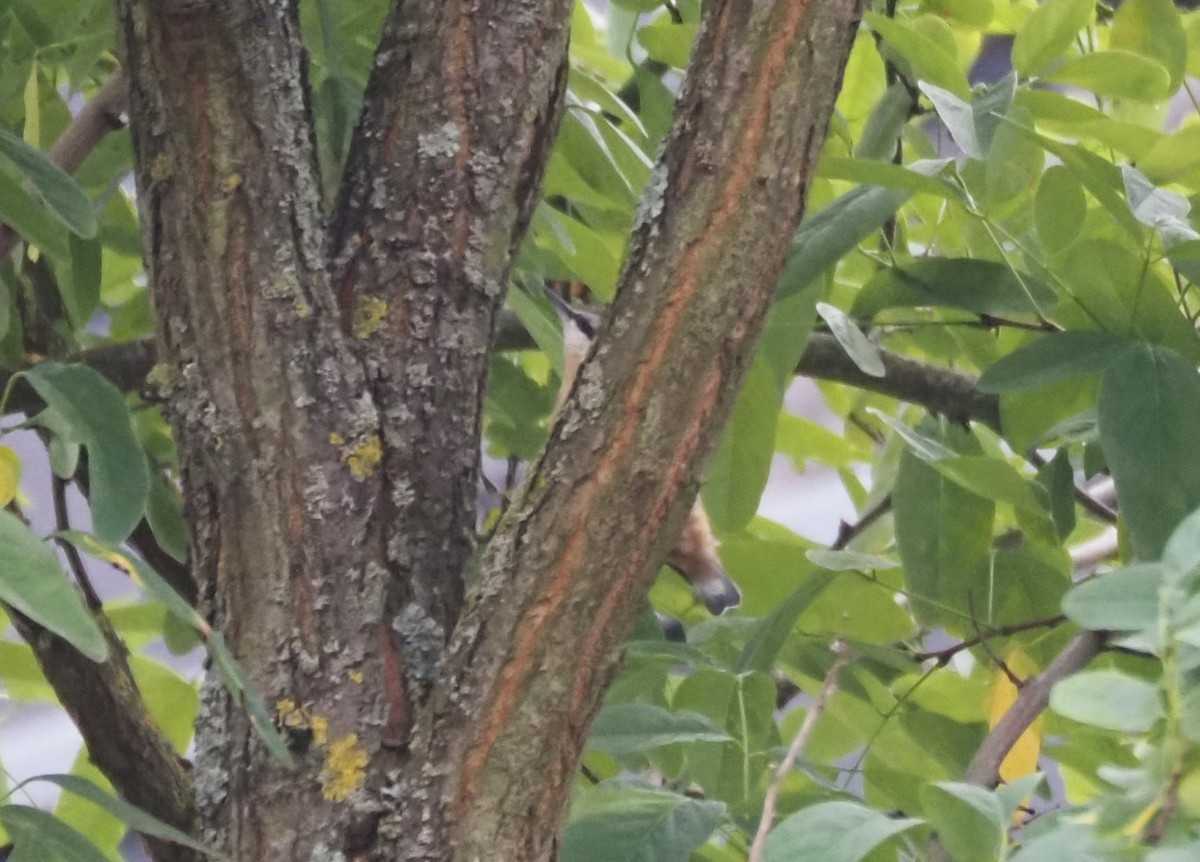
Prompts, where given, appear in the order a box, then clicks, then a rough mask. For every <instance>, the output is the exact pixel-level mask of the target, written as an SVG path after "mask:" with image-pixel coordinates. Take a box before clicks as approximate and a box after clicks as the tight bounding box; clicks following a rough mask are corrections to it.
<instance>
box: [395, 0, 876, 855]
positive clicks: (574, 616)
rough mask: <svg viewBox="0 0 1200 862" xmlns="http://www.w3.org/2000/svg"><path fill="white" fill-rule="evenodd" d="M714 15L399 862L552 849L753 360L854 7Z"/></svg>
mask: <svg viewBox="0 0 1200 862" xmlns="http://www.w3.org/2000/svg"><path fill="white" fill-rule="evenodd" d="M703 14H704V16H705V22H704V25H703V26H702V27H701V29H700V36H699V41H698V42H697V44H696V46H695V47H694V49H693V54H692V61H691V66H690V69H689V73H688V76H687V78H686V80H685V84H684V91H683V93H682V95H681V97H680V101H679V104H678V106H677V108H676V114H675V119H674V125H673V128H672V132H671V134H670V135H669V137H668V140H667V143H666V144H665V147H664V152H663V156H662V157H661V159H660V161H659V163H658V165H657V167H656V168H655V170H654V172H653V173H652V175H651V179H650V182H649V186H648V190H647V197H646V200H645V202H644V203H643V207H642V211H641V216H640V218H639V220H638V222H637V224H636V227H635V229H634V234H633V237H632V240H631V243H630V250H629V253H628V258H627V262H626V264H625V268H624V271H623V276H622V283H621V286H620V287H619V288H618V291H617V296H616V300H615V302H614V303H613V306H612V308H611V310H610V313H609V314H608V315H607V317H606V319H605V321H604V323H603V324H602V325H601V328H600V331H599V333H598V334H597V336H596V341H595V346H594V347H593V349H592V353H591V358H590V359H589V361H588V362H586V363H585V364H584V366H583V368H582V370H581V371H580V372H579V375H578V377H577V380H576V384H575V386H574V387H573V389H572V394H571V396H570V397H569V398H568V399H567V401H566V403H565V405H564V407H563V408H562V411H561V412H560V414H559V417H558V419H557V420H556V422H555V426H554V429H553V432H552V434H551V440H550V443H549V444H548V446H547V448H546V450H545V453H544V454H543V456H542V457H541V459H540V460H539V461H538V463H536V464H535V465H534V467H533V469H532V471H531V475H530V477H529V478H528V479H527V481H526V484H525V486H524V488H525V489H524V491H523V493H522V495H521V497H520V498H519V499H518V500H516V501H514V503H513V504H512V506H511V507H510V509H509V510H508V512H507V514H506V515H505V517H504V519H503V521H502V523H501V525H500V527H499V528H498V529H497V531H496V533H495V535H494V536H493V538H492V540H491V542H490V543H489V544H488V546H487V548H486V549H485V551H484V553H483V557H482V559H481V560H480V564H479V567H480V575H479V585H478V587H477V590H476V592H474V593H473V595H472V598H471V600H470V601H468V603H467V610H466V611H465V612H464V614H463V617H462V619H461V620H460V622H459V625H458V626H457V628H456V630H455V634H454V638H453V639H452V641H451V646H450V651H449V654H448V655H447V657H446V659H445V660H444V662H443V668H444V670H443V672H442V674H441V676H440V678H439V680H438V682H437V684H436V687H435V690H434V693H433V695H432V697H431V706H430V708H429V709H428V710H427V711H426V712H425V713H423V714H422V716H421V718H420V719H419V720H418V724H417V728H418V731H417V734H416V735H415V744H416V745H417V746H418V747H419V748H420V749H421V750H422V751H428V752H429V753H428V754H427V755H426V757H427V759H428V760H430V761H432V762H436V763H439V764H441V768H440V769H439V770H437V771H435V772H430V771H426V770H422V769H420V768H419V765H418V766H415V767H414V769H413V770H411V771H407V772H406V782H405V793H406V795H408V796H409V797H416V798H423V799H426V800H430V804H429V807H423V806H409V807H408V809H407V810H406V811H404V812H401V813H400V818H399V819H398V820H397V821H396V822H392V821H391V820H390V819H389V818H388V817H387V816H386V815H385V821H384V822H385V824H386V826H387V828H388V830H389V831H394V832H395V833H396V834H398V835H401V836H403V837H404V839H405V842H406V843H405V847H404V849H405V855H404V856H403V858H405V859H406V860H433V859H439V858H441V855H440V852H439V851H438V850H437V847H438V846H446V844H445V842H446V841H447V840H448V841H449V842H450V844H451V846H454V847H455V852H456V855H457V857H459V858H463V859H470V858H476V857H478V858H500V857H503V858H506V859H507V858H513V859H522V860H526V859H528V860H543V859H548V858H551V857H552V856H553V853H554V846H553V840H552V838H551V835H550V830H548V829H547V828H546V826H547V824H560V823H561V822H562V817H563V814H564V811H565V805H566V801H567V799H568V797H569V795H570V794H569V793H568V792H567V791H568V789H569V783H570V782H571V781H572V780H574V776H575V774H576V764H577V762H578V759H579V756H580V754H581V752H582V748H583V746H584V744H585V741H586V738H587V733H588V728H589V727H590V725H591V721H592V718H593V716H594V715H595V712H596V710H597V709H598V707H599V704H600V697H601V695H602V693H603V691H604V689H605V687H606V685H607V683H608V681H609V680H610V679H611V678H612V674H613V673H614V672H615V670H616V668H617V666H618V660H619V654H620V650H621V647H622V645H623V644H624V642H625V640H626V638H627V636H628V634H629V632H630V630H631V629H632V626H633V621H634V619H635V617H636V616H637V613H638V612H639V610H640V609H641V608H642V607H643V606H644V601H645V596H646V594H647V592H648V591H649V588H650V585H651V582H652V580H653V578H654V576H655V574H656V573H657V570H658V567H659V565H660V563H661V562H662V560H663V559H664V557H665V556H666V552H667V551H668V549H669V546H670V545H671V544H672V543H673V542H674V540H675V539H676V537H677V536H678V532H679V529H680V527H681V526H682V521H683V518H684V517H685V515H686V513H687V511H688V510H689V509H690V507H691V504H692V501H693V499H694V497H695V493H696V489H697V485H698V477H699V475H700V473H701V471H702V469H703V466H704V463H705V461H706V460H707V458H708V457H709V455H710V453H711V451H712V449H713V447H714V446H715V444H716V441H717V439H718V437H719V435H720V432H721V430H722V428H723V426H724V423H725V421H726V420H727V418H728V416H729V413H730V411H731V410H732V407H733V403H734V399H735V394H736V392H737V389H738V386H739V384H740V383H741V381H742V378H743V375H744V373H745V371H746V369H747V367H748V365H749V362H750V360H751V359H752V357H753V352H754V349H755V346H756V343H757V339H758V335H759V333H760V331H761V328H762V324H763V321H764V317H765V314H766V310H767V308H768V306H769V305H770V301H771V298H772V295H773V290H772V288H773V286H774V284H775V282H776V280H777V278H778V275H779V273H780V271H781V269H782V266H783V263H784V259H785V257H786V255H787V251H788V246H789V244H790V239H791V237H792V235H793V233H794V231H795V228H796V226H797V223H798V221H799V216H800V212H801V209H802V206H803V200H804V196H805V195H804V192H805V189H806V188H807V185H808V182H809V180H810V178H811V176H812V171H813V169H814V164H815V160H816V157H817V154H818V153H819V152H820V149H821V143H822V139H823V136H824V133H825V129H826V126H827V123H828V119H829V115H830V112H831V110H832V106H833V100H834V96H835V93H836V91H837V86H838V82H839V81H840V77H841V71H842V68H843V66H844V64H845V61H846V57H847V53H848V50H849V46H850V42H851V40H852V38H853V35H854V33H855V30H856V25H857V21H858V17H859V15H860V8H859V5H858V3H857V0H821V2H805V0H776V2H761V3H757V2H756V3H745V2H742V0H714V2H706V3H705V4H704V10H703ZM768 221H769V223H770V227H769V229H766V228H764V225H765V224H766V223H767V222H768ZM685 381H686V385H684V382H685ZM382 828H384V827H383V826H382V825H381V829H382ZM413 836H420V837H419V838H417V839H416V840H417V841H418V842H419V846H415V847H414V846H413V841H414V838H413Z"/></svg>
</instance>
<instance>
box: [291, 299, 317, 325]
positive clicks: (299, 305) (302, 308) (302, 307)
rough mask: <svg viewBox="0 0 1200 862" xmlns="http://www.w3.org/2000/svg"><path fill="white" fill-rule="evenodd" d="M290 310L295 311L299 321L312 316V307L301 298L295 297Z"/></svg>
mask: <svg viewBox="0 0 1200 862" xmlns="http://www.w3.org/2000/svg"><path fill="white" fill-rule="evenodd" d="M292 308H293V309H295V311H296V316H297V317H299V318H300V319H301V320H303V319H304V318H306V317H308V316H309V315H310V314H312V306H311V305H309V304H308V302H307V301H306V300H305V299H304V297H302V296H297V297H296V298H295V299H294V300H293V301H292Z"/></svg>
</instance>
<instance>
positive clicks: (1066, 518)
mask: <svg viewBox="0 0 1200 862" xmlns="http://www.w3.org/2000/svg"><path fill="white" fill-rule="evenodd" d="M1037 480H1038V482H1040V483H1041V485H1042V487H1043V488H1045V489H1046V493H1048V494H1049V495H1050V516H1051V517H1052V518H1053V519H1054V525H1055V526H1056V527H1057V528H1058V537H1059V538H1060V539H1064V540H1065V539H1066V538H1067V537H1068V536H1070V535H1071V533H1072V532H1073V531H1074V530H1075V470H1074V468H1073V467H1072V466H1071V457H1070V453H1069V452H1068V451H1067V447H1066V446H1064V447H1062V448H1061V449H1059V450H1058V454H1057V455H1055V456H1054V457H1053V458H1052V459H1051V460H1050V461H1049V462H1048V463H1047V464H1046V465H1045V466H1044V467H1042V468H1041V469H1040V470H1038V475H1037Z"/></svg>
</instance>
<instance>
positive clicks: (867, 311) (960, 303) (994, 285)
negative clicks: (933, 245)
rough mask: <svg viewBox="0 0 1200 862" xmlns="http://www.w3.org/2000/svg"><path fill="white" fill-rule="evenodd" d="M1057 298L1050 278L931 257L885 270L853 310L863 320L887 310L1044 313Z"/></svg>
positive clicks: (862, 293)
mask: <svg viewBox="0 0 1200 862" xmlns="http://www.w3.org/2000/svg"><path fill="white" fill-rule="evenodd" d="M1055 301H1056V296H1055V294H1054V291H1053V290H1051V289H1050V287H1048V286H1047V285H1046V283H1045V282H1043V281H1041V280H1040V279H1037V278H1034V277H1033V276H1031V275H1029V274H1027V273H1017V272H1014V271H1013V270H1012V269H1011V268H1010V267H1008V266H1006V265H1005V264H1002V263H996V262H995V261H990V260H971V259H968V258H926V259H924V260H914V261H911V262H909V263H906V264H904V265H903V266H898V267H890V268H887V269H881V270H880V271H879V272H878V273H876V275H875V276H874V277H873V278H872V279H871V280H870V281H869V282H867V284H866V285H865V286H864V287H863V289H862V290H861V291H859V294H858V296H857V298H856V299H855V300H854V307H853V308H852V309H851V312H850V313H851V314H852V315H854V317H855V318H864V317H872V316H873V315H875V314H877V313H878V312H880V311H882V310H883V309H885V308H908V307H917V308H920V307H928V306H948V307H950V308H960V309H962V310H963V311H970V312H973V313H975V314H993V315H996V316H999V317H1007V316H1022V315H1040V316H1045V313H1046V312H1047V311H1048V310H1049V309H1050V308H1051V307H1053V305H1054V303H1055Z"/></svg>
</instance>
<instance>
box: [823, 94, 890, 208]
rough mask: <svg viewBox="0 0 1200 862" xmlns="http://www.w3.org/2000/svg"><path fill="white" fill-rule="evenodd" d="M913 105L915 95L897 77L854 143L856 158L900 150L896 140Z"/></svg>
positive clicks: (882, 156)
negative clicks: (897, 148) (897, 147)
mask: <svg viewBox="0 0 1200 862" xmlns="http://www.w3.org/2000/svg"><path fill="white" fill-rule="evenodd" d="M912 107H913V97H912V95H911V94H910V93H909V91H908V88H907V87H906V86H905V85H904V83H903V82H901V81H897V82H896V83H894V84H892V85H891V86H890V87H888V88H887V91H886V92H885V93H884V94H883V97H882V98H881V99H880V100H879V101H878V102H877V103H876V104H875V107H874V108H873V109H872V110H871V114H870V116H868V117H867V124H866V126H865V127H864V128H863V131H862V135H861V136H860V137H859V140H858V144H857V145H856V146H855V147H854V156H855V158H856V159H860V160H865V159H871V160H878V159H890V158H891V157H892V156H893V155H894V154H895V152H896V141H897V140H898V139H899V137H900V130H901V129H903V128H904V125H905V124H906V123H907V122H908V120H909V116H910V112H911V111H912ZM826 161H828V159H821V163H822V164H823V163H824V162H826ZM877 185H886V184H884V183H877Z"/></svg>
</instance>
